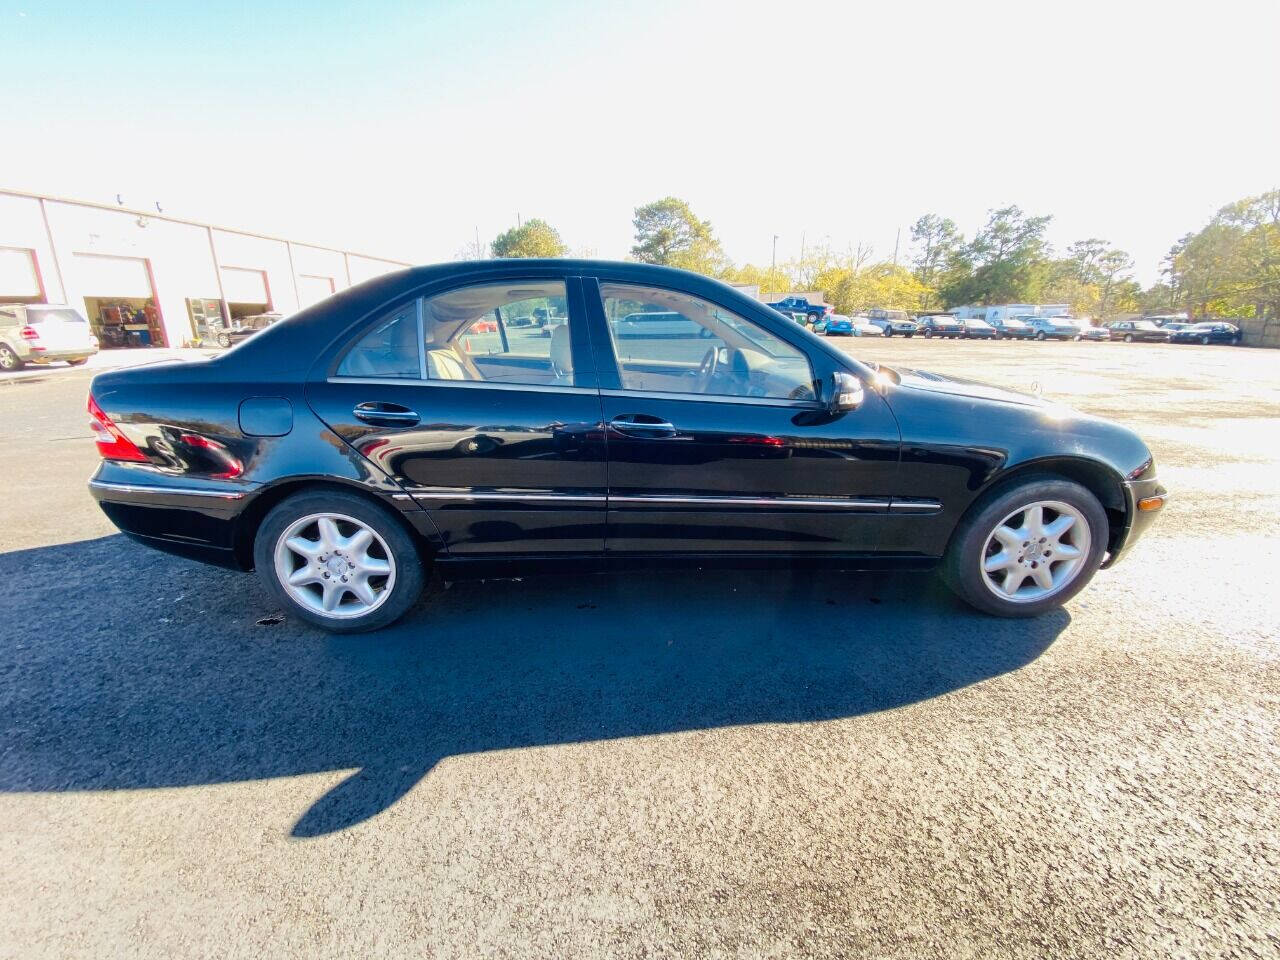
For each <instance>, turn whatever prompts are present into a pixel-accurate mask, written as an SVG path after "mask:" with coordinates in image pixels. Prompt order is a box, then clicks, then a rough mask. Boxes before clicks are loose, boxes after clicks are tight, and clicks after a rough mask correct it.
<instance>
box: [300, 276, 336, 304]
mask: <svg viewBox="0 0 1280 960" xmlns="http://www.w3.org/2000/svg"><path fill="white" fill-rule="evenodd" d="M331 296H333V277H313V276H308V275H307V274H305V273H304V274H301V275H299V277H298V299H300V300H301V301H302V303H301V304H300V305H301V306H304V307H309V306H311V305H312V304H313V303H319V302H320V301H321V300H323V299H324V298H325V297H331Z"/></svg>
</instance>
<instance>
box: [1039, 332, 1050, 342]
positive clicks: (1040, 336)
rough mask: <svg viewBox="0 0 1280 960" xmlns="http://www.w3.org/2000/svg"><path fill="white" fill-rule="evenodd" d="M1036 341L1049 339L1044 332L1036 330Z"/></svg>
mask: <svg viewBox="0 0 1280 960" xmlns="http://www.w3.org/2000/svg"><path fill="white" fill-rule="evenodd" d="M1036 339H1037V340H1048V339H1049V338H1048V336H1046V335H1045V332H1044V331H1043V330H1037V331H1036Z"/></svg>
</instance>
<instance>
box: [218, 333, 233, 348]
mask: <svg viewBox="0 0 1280 960" xmlns="http://www.w3.org/2000/svg"><path fill="white" fill-rule="evenodd" d="M218 346H220V347H223V348H224V349H225V348H226V347H229V346H231V338H230V337H228V336H227V335H226V334H225V333H220V334H218Z"/></svg>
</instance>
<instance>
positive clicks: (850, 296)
mask: <svg viewBox="0 0 1280 960" xmlns="http://www.w3.org/2000/svg"><path fill="white" fill-rule="evenodd" d="M814 287H815V288H816V289H819V290H821V291H822V292H823V296H824V297H826V299H827V302H828V303H830V304H831V305H832V306H834V307H835V308H836V311H837V312H839V313H845V314H851V315H852V314H859V313H866V312H867V311H868V310H870V309H872V308H873V307H883V308H885V309H887V310H916V309H919V304H920V301H921V299H922V297H923V296H924V293H925V286H924V284H922V283H921V282H920V280H919V279H918V278H917V277H916V275H915V273H914V272H913V271H911V270H909V269H908V268H906V267H903V266H898V265H897V264H894V263H887V262H884V263H873V264H869V265H866V266H858V265H845V266H834V267H829V268H828V269H826V270H824V271H823V272H822V273H820V274H818V276H817V277H816V278H815V280H814Z"/></svg>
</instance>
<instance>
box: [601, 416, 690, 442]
mask: <svg viewBox="0 0 1280 960" xmlns="http://www.w3.org/2000/svg"><path fill="white" fill-rule="evenodd" d="M609 426H611V427H612V428H613V429H614V430H616V431H617V432H618V433H621V434H623V435H624V436H628V437H638V438H641V439H644V440H660V439H666V438H675V437H678V436H679V434H680V431H679V430H677V429H676V427H675V424H672V423H667V422H666V421H665V420H659V419H658V418H657V417H650V416H648V414H643V413H623V414H619V415H618V416H616V417H614V418H613V419H612V420H610V421H609Z"/></svg>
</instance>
